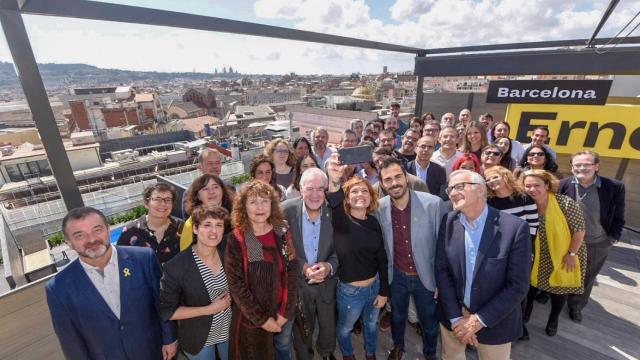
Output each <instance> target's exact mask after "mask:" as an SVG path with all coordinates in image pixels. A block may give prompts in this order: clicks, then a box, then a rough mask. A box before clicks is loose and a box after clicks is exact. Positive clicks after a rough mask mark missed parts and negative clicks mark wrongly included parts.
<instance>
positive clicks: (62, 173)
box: [0, 0, 84, 209]
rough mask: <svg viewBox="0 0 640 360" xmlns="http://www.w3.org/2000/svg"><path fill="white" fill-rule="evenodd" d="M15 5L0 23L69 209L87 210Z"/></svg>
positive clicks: (0, 13)
mask: <svg viewBox="0 0 640 360" xmlns="http://www.w3.org/2000/svg"><path fill="white" fill-rule="evenodd" d="M9 2H10V1H6V0H5V1H3V3H2V4H3V5H10V4H7V3H9ZM14 5H16V8H15V9H16V10H8V9H7V7H4V8H2V9H0V23H2V30H3V31H4V37H5V39H6V40H7V44H8V45H9V50H10V51H11V57H12V58H13V63H14V64H15V67H16V70H17V72H18V78H19V79H20V83H21V85H22V90H23V91H24V95H25V97H26V98H27V103H28V104H29V108H30V109H31V114H32V115H33V120H34V121H35V123H36V128H37V129H38V132H39V133H40V138H41V139H42V145H44V149H45V151H46V153H47V157H48V159H49V164H51V171H52V172H53V176H54V177H55V179H56V183H57V184H58V189H59V190H60V194H61V195H62V199H63V200H64V203H65V206H66V207H67V209H72V208H74V207H79V206H83V205H84V203H83V201H82V195H81V194H80V190H79V189H78V186H77V184H76V179H75V177H74V176H73V170H72V169H71V164H70V163H69V158H68V157H67V152H66V150H65V148H64V144H63V143H62V138H61V137H60V132H59V130H58V126H57V124H56V119H55V117H54V116H53V110H52V109H51V105H50V104H49V98H48V97H47V92H46V90H45V88H44V83H43V82H42V77H41V76H40V71H39V70H38V65H37V64H36V59H35V57H34V55H33V50H32V49H31V43H30V42H29V37H28V36H27V30H26V29H25V27H24V22H23V20H22V15H21V14H20V12H19V11H18V10H17V3H16V2H15V1H14Z"/></svg>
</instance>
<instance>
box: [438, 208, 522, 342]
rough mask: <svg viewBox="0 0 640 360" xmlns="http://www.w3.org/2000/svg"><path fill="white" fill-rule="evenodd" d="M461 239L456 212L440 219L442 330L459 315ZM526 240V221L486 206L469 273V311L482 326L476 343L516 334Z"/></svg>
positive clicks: (462, 265)
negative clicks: (470, 276) (470, 286)
mask: <svg viewBox="0 0 640 360" xmlns="http://www.w3.org/2000/svg"><path fill="white" fill-rule="evenodd" d="M464 238H465V235H464V227H463V226H462V224H461V223H460V212H459V211H452V212H450V213H449V214H447V215H445V217H444V219H443V221H442V223H441V226H440V233H439V236H438V244H437V246H436V266H435V267H436V270H435V273H436V284H437V285H438V290H439V293H440V295H439V299H438V300H439V304H438V306H439V311H440V312H441V313H440V317H441V321H442V323H443V325H444V326H446V327H447V328H449V329H450V328H451V324H450V323H449V320H450V319H453V318H457V317H460V316H462V304H463V300H464V294H463V293H464V288H465V239H464ZM530 273H531V236H530V235H529V225H528V224H527V222H526V221H524V220H522V219H520V218H518V217H516V216H513V215H510V214H507V213H505V212H501V211H499V210H497V209H494V208H492V207H489V213H488V214H487V222H486V224H485V226H484V231H483V233H482V238H481V240H480V246H479V250H478V255H477V258H476V264H475V269H474V271H473V283H472V293H471V304H470V305H471V306H470V307H469V309H470V311H471V313H477V314H478V316H480V318H481V319H482V321H483V322H484V323H485V325H487V327H485V328H483V329H482V330H480V331H479V332H478V333H477V336H478V341H479V342H480V343H482V344H488V345H498V344H506V343H508V342H511V341H515V340H517V339H518V338H520V336H522V310H521V306H520V303H521V302H522V299H523V298H524V297H525V295H526V293H527V291H528V289H529V276H530Z"/></svg>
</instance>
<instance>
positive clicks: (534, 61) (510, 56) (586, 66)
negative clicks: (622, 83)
mask: <svg viewBox="0 0 640 360" xmlns="http://www.w3.org/2000/svg"><path fill="white" fill-rule="evenodd" d="M414 74H415V75H417V76H420V75H422V76H474V75H546V74H585V75H598V74H600V75H640V47H621V48H620V47H618V48H612V49H608V51H607V52H604V53H600V54H598V53H596V49H589V48H583V49H580V50H566V49H563V50H547V51H521V52H506V53H505V52H503V53H484V54H461V55H443V56H427V57H425V58H416V66H415V69H414Z"/></svg>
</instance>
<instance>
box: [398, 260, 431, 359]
mask: <svg viewBox="0 0 640 360" xmlns="http://www.w3.org/2000/svg"><path fill="white" fill-rule="evenodd" d="M411 295H413V301H414V302H415V304H416V310H417V312H418V321H420V328H421V329H422V353H423V355H425V356H435V355H436V347H437V345H438V333H439V326H438V320H437V319H436V301H435V299H434V298H433V295H434V293H433V292H432V291H429V290H427V288H425V287H424V285H422V282H421V281H420V277H418V276H412V275H406V274H405V273H403V272H401V271H398V270H397V269H394V270H393V280H392V281H391V337H392V338H393V346H394V347H396V348H398V349H399V350H402V351H404V330H405V328H406V326H407V316H408V311H409V297H410V296H411Z"/></svg>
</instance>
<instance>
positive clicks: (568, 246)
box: [522, 170, 587, 336]
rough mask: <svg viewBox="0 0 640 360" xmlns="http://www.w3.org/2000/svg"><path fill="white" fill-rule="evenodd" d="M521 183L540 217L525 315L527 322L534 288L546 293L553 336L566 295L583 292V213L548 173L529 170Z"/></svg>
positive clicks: (549, 323) (585, 254) (585, 264)
mask: <svg viewBox="0 0 640 360" xmlns="http://www.w3.org/2000/svg"><path fill="white" fill-rule="evenodd" d="M522 182H523V184H524V189H525V191H526V193H527V194H528V195H529V196H530V197H531V198H532V199H533V200H534V201H535V203H536V205H537V206H538V214H539V217H540V226H539V227H538V235H537V236H536V239H535V243H534V260H533V267H532V269H531V289H530V291H529V294H528V296H527V306H526V309H525V314H524V318H525V321H527V320H528V319H529V317H530V316H531V311H532V310H533V301H534V298H535V295H536V293H537V291H538V290H543V291H546V292H548V293H549V294H550V295H551V314H549V320H548V322H547V326H546V329H545V330H546V333H547V335H549V336H554V335H555V334H556V333H557V331H558V318H559V316H560V312H561V311H562V308H563V307H564V304H565V303H566V302H567V295H568V294H581V293H582V292H584V275H585V272H586V269H587V263H586V261H587V250H586V247H585V245H584V242H583V239H584V231H585V225H584V216H583V214H582V210H581V209H580V206H579V205H578V203H577V202H575V201H574V200H573V199H571V198H570V197H568V196H565V195H561V194H557V193H556V192H557V190H558V179H556V178H555V177H554V176H553V175H552V174H551V173H549V172H547V171H545V170H528V171H525V172H524V174H523V175H522Z"/></svg>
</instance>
